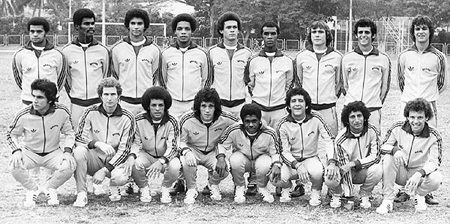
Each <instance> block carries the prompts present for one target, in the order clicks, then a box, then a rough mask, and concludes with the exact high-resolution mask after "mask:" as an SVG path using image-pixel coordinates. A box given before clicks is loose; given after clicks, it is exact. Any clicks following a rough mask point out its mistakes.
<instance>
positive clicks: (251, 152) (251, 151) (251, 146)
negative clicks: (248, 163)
mask: <svg viewBox="0 0 450 224" xmlns="http://www.w3.org/2000/svg"><path fill="white" fill-rule="evenodd" d="M255 137H256V136H255ZM247 138H248V140H249V141H250V157H251V158H252V159H251V160H252V161H253V142H254V141H255V140H256V139H253V141H252V140H251V139H250V137H247Z"/></svg>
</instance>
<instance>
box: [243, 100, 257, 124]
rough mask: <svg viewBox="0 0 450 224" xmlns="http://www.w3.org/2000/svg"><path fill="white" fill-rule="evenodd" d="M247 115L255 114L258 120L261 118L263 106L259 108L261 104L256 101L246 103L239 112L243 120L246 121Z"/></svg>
mask: <svg viewBox="0 0 450 224" xmlns="http://www.w3.org/2000/svg"><path fill="white" fill-rule="evenodd" d="M247 115H250V116H251V115H255V116H256V117H257V118H258V120H261V117H262V116H261V108H259V106H258V105H256V104H254V103H249V104H245V105H244V106H243V107H242V108H241V112H240V113H239V116H240V117H241V120H242V122H244V119H245V117H246V116H247Z"/></svg>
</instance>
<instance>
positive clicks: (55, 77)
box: [12, 40, 68, 102]
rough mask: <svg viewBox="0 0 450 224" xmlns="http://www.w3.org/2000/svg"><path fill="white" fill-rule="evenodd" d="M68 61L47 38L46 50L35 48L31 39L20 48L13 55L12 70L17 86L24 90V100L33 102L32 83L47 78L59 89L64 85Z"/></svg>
mask: <svg viewBox="0 0 450 224" xmlns="http://www.w3.org/2000/svg"><path fill="white" fill-rule="evenodd" d="M67 69H68V68H67V63H66V60H65V59H64V55H63V53H61V51H59V50H57V49H56V48H55V46H53V44H52V43H50V42H49V41H48V40H46V43H45V47H44V50H43V51H42V52H41V51H38V50H35V49H34V48H33V47H32V45H31V41H29V42H28V43H27V44H26V45H25V46H23V47H22V48H20V49H19V50H18V51H17V52H16V53H15V54H14V57H13V62H12V70H13V74H14V79H15V81H16V83H17V86H19V88H20V89H21V90H22V93H21V95H20V97H21V99H22V100H24V101H28V102H32V101H33V97H32V96H31V83H32V82H33V81H34V80H36V79H43V78H46V79H48V80H50V81H52V82H54V83H55V84H56V86H57V87H58V91H61V89H62V88H63V86H64V83H65V81H66V75H67Z"/></svg>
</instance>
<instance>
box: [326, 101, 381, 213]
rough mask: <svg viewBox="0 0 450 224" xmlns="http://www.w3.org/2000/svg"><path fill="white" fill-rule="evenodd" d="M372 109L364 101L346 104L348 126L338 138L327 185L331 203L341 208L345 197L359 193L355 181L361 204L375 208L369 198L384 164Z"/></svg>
mask: <svg viewBox="0 0 450 224" xmlns="http://www.w3.org/2000/svg"><path fill="white" fill-rule="evenodd" d="M369 117H370V112H369V110H368V109H367V107H366V106H365V105H364V103H363V102H361V101H355V102H351V103H349V104H347V105H345V106H344V109H342V113H341V122H342V124H343V125H344V127H345V128H344V129H342V130H341V131H339V133H338V135H337V136H336V140H335V148H334V149H335V153H334V154H335V156H336V158H335V159H336V161H335V162H334V163H330V164H329V165H328V166H327V168H326V171H325V177H324V179H325V184H326V185H327V186H328V188H329V189H330V192H331V194H332V199H331V202H330V206H331V207H332V208H339V207H340V206H341V201H340V199H341V196H342V193H344V196H346V197H352V196H355V189H354V184H361V187H360V190H359V195H360V196H361V203H360V206H361V207H362V208H365V209H368V208H370V207H372V204H371V203H370V200H369V198H370V197H371V195H372V191H373V189H374V187H375V186H376V185H377V184H378V182H380V180H381V176H382V175H383V169H382V165H381V163H380V140H379V132H378V130H377V128H376V127H375V126H374V125H372V124H370V123H369Z"/></svg>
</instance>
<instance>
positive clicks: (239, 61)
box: [237, 60, 245, 64]
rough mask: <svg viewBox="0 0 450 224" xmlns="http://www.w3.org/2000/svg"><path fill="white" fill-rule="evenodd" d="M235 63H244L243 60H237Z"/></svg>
mask: <svg viewBox="0 0 450 224" xmlns="http://www.w3.org/2000/svg"><path fill="white" fill-rule="evenodd" d="M237 62H238V63H242V64H245V61H244V60H237Z"/></svg>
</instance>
